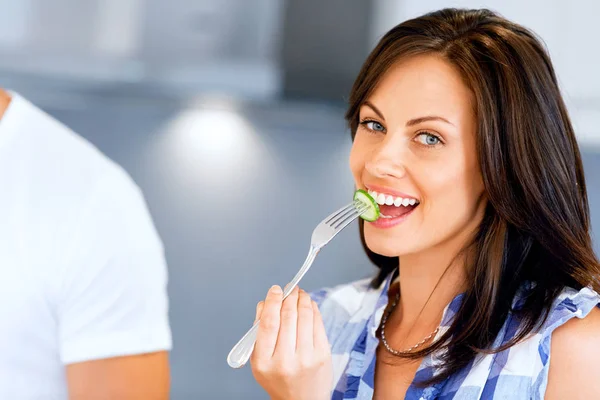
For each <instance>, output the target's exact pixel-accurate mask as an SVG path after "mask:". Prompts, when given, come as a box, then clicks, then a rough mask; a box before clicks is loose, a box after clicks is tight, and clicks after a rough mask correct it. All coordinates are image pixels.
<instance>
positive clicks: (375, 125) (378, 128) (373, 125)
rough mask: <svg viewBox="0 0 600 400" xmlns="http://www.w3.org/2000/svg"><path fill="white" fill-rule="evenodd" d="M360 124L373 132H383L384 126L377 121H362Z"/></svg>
mask: <svg viewBox="0 0 600 400" xmlns="http://www.w3.org/2000/svg"><path fill="white" fill-rule="evenodd" d="M360 124H361V125H363V126H365V127H366V128H367V129H368V130H370V131H373V132H385V128H384V127H383V125H381V124H380V123H379V122H377V121H363V122H361V123H360Z"/></svg>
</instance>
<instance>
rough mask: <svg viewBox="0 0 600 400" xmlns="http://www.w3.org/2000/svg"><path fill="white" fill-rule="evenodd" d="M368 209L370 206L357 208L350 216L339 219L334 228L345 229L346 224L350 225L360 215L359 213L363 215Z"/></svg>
mask: <svg viewBox="0 0 600 400" xmlns="http://www.w3.org/2000/svg"><path fill="white" fill-rule="evenodd" d="M368 209H369V207H362V208H360V209H356V210H355V211H354V213H352V214H350V215H349V216H348V217H346V218H344V219H343V220H341V221H338V222H337V223H336V225H335V226H334V229H336V230H342V229H344V228H345V227H346V226H348V224H349V223H351V222H352V221H354V220H355V219H356V217H358V216H359V215H361V214H362V213H364V212H365V211H367V210H368Z"/></svg>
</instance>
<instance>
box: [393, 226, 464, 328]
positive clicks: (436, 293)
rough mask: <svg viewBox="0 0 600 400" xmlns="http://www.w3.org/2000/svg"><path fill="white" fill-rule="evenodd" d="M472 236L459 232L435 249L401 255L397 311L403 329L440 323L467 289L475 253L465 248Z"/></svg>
mask: <svg viewBox="0 0 600 400" xmlns="http://www.w3.org/2000/svg"><path fill="white" fill-rule="evenodd" d="M469 236H470V235H467V234H462V235H456V236H455V237H453V238H452V239H451V240H449V241H447V242H444V243H441V244H439V245H438V246H436V247H435V248H428V249H427V250H426V251H423V252H420V253H414V254H407V255H403V256H401V257H400V274H399V281H400V300H399V303H398V306H397V308H398V311H399V312H398V313H397V314H398V316H399V317H400V318H399V321H398V322H399V324H400V326H401V329H402V328H404V329H410V328H411V327H413V326H414V325H415V323H418V324H419V325H420V324H426V325H432V324H433V326H437V324H439V323H440V319H441V317H442V312H443V310H444V308H445V307H446V306H447V305H448V303H450V302H451V301H452V299H453V298H454V297H456V295H458V294H459V293H461V292H463V291H464V290H465V288H466V283H467V269H466V266H467V263H468V258H469V255H470V254H471V252H470V251H469V250H467V251H463V252H461V250H462V249H463V246H464V245H465V243H468V241H469V239H470V238H469ZM398 316H397V317H398Z"/></svg>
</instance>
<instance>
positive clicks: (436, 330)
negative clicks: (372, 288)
mask: <svg viewBox="0 0 600 400" xmlns="http://www.w3.org/2000/svg"><path fill="white" fill-rule="evenodd" d="M399 299H400V292H398V293H397V294H396V298H395V299H394V302H393V303H392V306H391V307H390V310H389V311H388V312H386V313H385V314H384V315H383V318H382V319H381V341H382V342H383V346H384V347H385V349H386V350H387V351H388V352H390V353H392V354H393V355H396V356H399V355H402V354H408V353H410V352H412V351H413V350H415V349H417V348H418V347H420V346H422V345H423V344H425V343H426V342H427V341H428V340H429V339H431V338H432V337H433V336H435V334H436V333H438V331H439V330H440V327H439V326H438V327H437V328H435V330H434V331H433V332H431V333H430V334H429V335H428V336H427V337H426V338H425V339H423V340H421V341H420V342H419V343H417V344H415V345H414V346H412V347H409V348H408V349H406V350H396V349H393V348H392V347H391V346H390V345H389V344H388V342H387V340H386V339H385V323H386V322H387V319H388V317H389V316H390V314H391V313H392V311H393V310H394V308H396V305H398V300H399Z"/></svg>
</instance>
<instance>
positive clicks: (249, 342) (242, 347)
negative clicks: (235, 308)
mask: <svg viewBox="0 0 600 400" xmlns="http://www.w3.org/2000/svg"><path fill="white" fill-rule="evenodd" d="M319 250H320V249H319V248H317V247H315V246H313V245H311V246H310V250H309V252H308V256H306V260H304V264H302V267H300V270H299V271H298V273H296V276H294V279H292V280H291V281H290V283H288V284H287V285H286V287H285V289H284V291H283V299H284V300H285V299H286V298H287V297H288V296H289V295H290V293H292V291H293V290H294V288H295V287H296V286H297V285H298V283H299V282H300V280H301V279H302V277H304V275H305V274H306V272H307V271H308V269H309V268H310V266H311V265H312V263H313V261H314V260H315V257H316V256H317V254H318V253H319ZM259 322H260V320H257V321H256V322H255V323H254V324H253V325H252V327H251V328H250V329H249V330H248V332H246V334H245V335H244V336H242V338H241V339H240V341H239V342H237V343H236V345H235V346H233V348H232V349H231V351H230V352H229V355H228V356H227V364H229V366H230V367H231V368H241V367H243V366H244V365H246V363H247V362H248V360H249V359H250V355H252V351H254V343H255V342H256V336H257V334H258V323H259Z"/></svg>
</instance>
